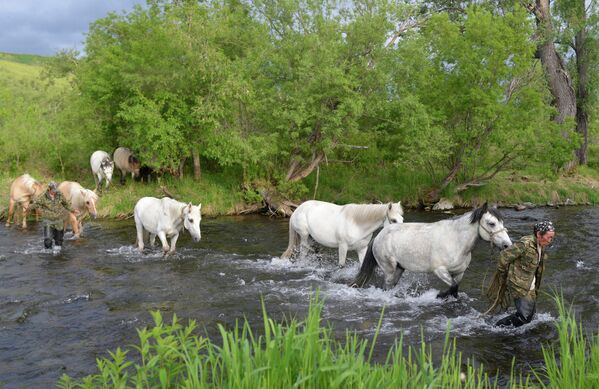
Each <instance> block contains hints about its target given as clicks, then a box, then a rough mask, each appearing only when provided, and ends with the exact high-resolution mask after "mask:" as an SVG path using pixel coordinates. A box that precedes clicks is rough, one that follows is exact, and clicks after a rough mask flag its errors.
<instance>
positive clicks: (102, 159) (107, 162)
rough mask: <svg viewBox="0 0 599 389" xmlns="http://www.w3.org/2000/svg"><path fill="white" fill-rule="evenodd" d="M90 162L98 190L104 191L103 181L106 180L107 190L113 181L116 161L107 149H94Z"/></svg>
mask: <svg viewBox="0 0 599 389" xmlns="http://www.w3.org/2000/svg"><path fill="white" fill-rule="evenodd" d="M89 164H90V165H91V167H92V174H93V175H94V181H95V182H96V191H100V192H102V181H103V180H106V190H108V185H110V183H111V182H112V173H113V171H114V162H113V161H112V160H111V159H110V155H108V153H107V152H106V151H102V150H98V151H94V153H93V154H92V156H91V157H90V158H89Z"/></svg>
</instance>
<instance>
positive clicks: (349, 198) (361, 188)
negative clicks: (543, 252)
mask: <svg viewBox="0 0 599 389" xmlns="http://www.w3.org/2000/svg"><path fill="white" fill-rule="evenodd" d="M30 174H32V175H33V176H34V177H35V178H37V179H38V180H41V181H42V182H44V183H45V182H48V181H49V180H50V179H54V180H56V181H61V180H62V179H61V178H60V177H58V176H52V175H50V174H48V172H40V171H31V172H30ZM14 178H15V177H14V176H12V175H10V174H8V173H4V174H1V175H0V188H2V190H3V195H2V196H1V197H0V216H1V217H2V218H5V217H6V210H7V207H8V193H9V189H10V183H11V182H12V180H13V179H14ZM67 178H68V179H70V180H78V181H79V182H81V183H82V185H83V186H84V187H87V188H93V187H94V182H93V179H92V178H91V175H86V174H84V173H81V175H80V176H79V177H75V178H73V177H70V176H69V177H67ZM427 186H428V182H427V181H426V178H425V177H418V176H414V175H402V173H401V172H397V171H396V170H394V169H392V168H383V169H370V170H366V169H362V170H361V169H347V168H345V167H336V166H329V167H323V168H322V169H321V171H320V174H319V180H318V185H316V179H315V174H313V175H311V176H310V177H308V179H307V180H306V182H305V185H304V187H303V190H299V191H296V192H295V193H296V194H295V196H297V197H293V194H292V198H291V200H292V201H294V202H297V203H299V202H301V201H302V200H306V199H310V198H313V196H314V194H315V193H316V198H317V199H320V200H325V201H331V202H335V203H339V204H343V203H349V202H357V203H368V202H377V201H381V202H387V201H397V200H401V201H402V204H403V205H404V207H408V208H410V207H417V206H418V205H419V204H418V199H419V198H420V197H421V195H422V193H423V191H424V190H425V189H424V188H426V187H427ZM315 189H316V191H315ZM263 190H268V191H272V190H273V188H272V187H269V188H266V187H260V185H258V186H257V187H256V188H255V190H254V189H252V190H250V191H249V192H248V189H243V188H242V184H241V179H240V177H238V176H237V175H234V174H231V172H221V173H212V172H205V173H204V174H203V176H202V179H201V180H200V181H194V180H193V179H192V178H191V177H189V176H188V177H186V178H184V179H181V180H179V179H174V178H164V179H162V180H161V182H160V183H156V182H153V183H150V184H143V183H139V182H135V181H132V180H131V179H130V178H128V180H127V183H126V184H125V185H124V186H123V185H120V184H119V183H118V179H115V182H114V183H113V185H112V187H111V188H110V190H109V191H108V192H107V193H104V194H103V195H102V197H101V200H100V203H99V205H98V212H99V217H100V218H127V217H129V216H131V214H132V212H133V207H134V206H135V203H136V201H137V200H138V199H139V198H141V197H144V196H155V197H162V196H165V195H172V196H174V197H175V198H176V199H178V200H181V201H187V202H189V201H191V202H192V203H194V204H197V203H202V214H203V215H205V216H208V217H211V216H219V215H231V214H239V213H240V212H242V211H244V210H246V209H250V208H251V207H252V206H255V205H260V201H261V196H260V195H259V194H258V192H260V191H263ZM444 195H445V196H446V197H448V198H449V199H450V200H452V201H453V202H454V204H455V205H456V206H458V207H466V208H469V207H471V206H472V205H473V204H476V203H480V202H481V201H489V202H491V203H496V204H498V205H500V206H512V205H514V204H521V203H526V202H528V203H533V204H536V205H546V204H556V205H560V204H584V205H597V204H599V172H598V171H597V170H595V169H592V168H586V167H585V168H580V169H579V170H578V174H576V175H571V176H556V177H553V178H547V177H541V176H539V175H535V174H534V173H533V172H527V173H516V172H505V173H502V174H499V175H498V176H496V177H495V178H494V179H493V180H492V181H490V182H488V183H487V184H486V185H484V186H481V187H476V188H469V189H468V190H466V191H464V192H461V193H459V194H456V193H455V190H454V188H449V189H448V190H447V191H446V193H445V194H444Z"/></svg>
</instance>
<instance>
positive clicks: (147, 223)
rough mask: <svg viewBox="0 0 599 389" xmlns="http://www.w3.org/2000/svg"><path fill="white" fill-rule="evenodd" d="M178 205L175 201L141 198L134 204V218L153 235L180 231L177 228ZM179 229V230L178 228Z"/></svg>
mask: <svg viewBox="0 0 599 389" xmlns="http://www.w3.org/2000/svg"><path fill="white" fill-rule="evenodd" d="M179 204H180V203H179V202H178V201H176V200H173V199H170V198H168V197H164V198H162V199H158V198H156V197H142V198H141V199H139V201H138V202H137V204H135V209H134V216H135V218H136V219H138V220H140V221H141V223H142V224H143V226H144V228H145V229H146V230H148V231H150V232H151V233H153V234H156V233H158V232H160V231H164V232H166V233H167V234H169V233H173V231H175V230H177V231H180V230H181V228H182V224H181V226H178V223H176V222H177V220H178V218H179V212H180V208H182V206H183V205H184V204H181V206H178V205H179ZM179 227H181V228H179Z"/></svg>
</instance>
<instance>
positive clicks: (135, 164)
mask: <svg viewBox="0 0 599 389" xmlns="http://www.w3.org/2000/svg"><path fill="white" fill-rule="evenodd" d="M90 165H91V170H92V174H93V176H94V181H95V183H96V188H95V190H94V191H92V190H89V189H85V188H83V187H82V186H81V185H80V184H78V183H77V182H74V181H64V182H62V183H60V185H59V186H58V190H59V191H60V192H61V193H62V195H63V196H64V197H65V199H67V200H68V201H70V203H71V205H72V207H73V209H77V210H79V215H78V216H75V215H74V214H73V213H71V214H69V216H68V218H66V219H65V221H64V223H65V229H66V228H67V226H68V225H70V226H71V228H72V230H73V235H74V236H75V237H77V238H78V237H79V236H80V233H81V227H82V226H81V220H82V218H83V217H85V216H86V215H90V216H91V217H92V218H95V217H96V214H97V211H96V205H97V202H98V198H99V197H98V194H97V193H101V192H102V190H103V188H102V186H103V184H104V186H105V187H104V189H105V190H108V188H109V186H110V184H111V182H112V176H113V172H114V169H115V167H116V169H118V170H119V171H120V172H121V179H120V182H121V183H122V184H124V182H125V176H126V174H128V173H131V174H132V177H135V176H137V175H139V170H140V167H141V165H140V162H139V160H138V159H137V158H136V157H135V156H134V155H133V154H132V152H131V151H130V150H129V149H127V148H125V147H119V148H117V149H116V150H115V152H114V153H113V158H110V155H109V154H108V153H106V152H105V151H102V150H98V151H96V152H94V153H93V154H92V155H91V158H90ZM45 190H46V187H45V186H44V185H42V184H41V183H40V182H38V181H37V180H35V179H34V178H33V177H31V176H30V175H28V174H24V175H22V176H20V177H18V178H16V179H15V180H14V181H13V183H12V184H11V187H10V200H9V210H8V217H7V221H6V226H9V225H10V223H11V218H12V217H13V213H14V208H15V206H16V205H19V206H20V207H21V209H22V227H23V228H26V227H27V209H28V207H29V204H30V203H31V202H32V201H33V200H34V199H35V198H37V197H38V196H41V195H43V194H44V192H45ZM201 206H202V205H201V204H199V205H197V206H194V205H193V204H192V203H184V202H180V201H176V200H173V199H171V198H168V197H164V198H162V199H158V198H154V197H143V198H141V199H139V200H138V201H137V203H136V205H135V208H134V210H133V215H134V219H135V226H136V231H137V236H136V246H137V247H138V249H139V251H140V252H143V250H144V247H145V246H144V241H146V240H148V237H149V243H150V245H151V246H154V243H155V240H156V237H158V238H159V239H160V241H161V243H162V250H163V252H164V254H165V255H169V254H172V253H174V252H175V249H176V243H177V239H178V237H179V234H180V232H181V231H182V230H183V229H186V230H187V231H189V233H190V234H191V236H192V239H193V241H194V242H198V241H200V239H201V231H200V221H201V219H202V216H201ZM403 214H404V212H403V208H402V206H401V203H400V202H397V203H388V204H346V205H337V204H332V203H328V202H324V201H317V200H309V201H305V202H304V203H302V204H301V205H300V206H299V207H298V208H297V209H296V210H295V211H294V213H293V214H292V215H291V217H290V219H289V244H288V247H287V250H286V251H285V252H284V253H283V254H282V255H281V258H287V259H290V260H291V259H293V258H294V257H296V256H297V255H299V256H300V257H305V256H306V255H307V254H308V252H309V250H310V248H311V240H313V241H315V242H317V243H319V244H320V245H323V246H325V247H329V248H336V249H337V250H338V255H339V259H338V261H339V262H338V263H339V265H340V266H344V265H345V261H346V257H347V252H348V250H351V251H356V252H357V254H358V259H359V261H360V264H361V267H360V271H359V273H358V275H357V276H356V278H355V279H354V280H353V281H352V282H351V283H350V285H352V286H354V287H363V286H364V285H365V284H366V283H367V282H368V281H369V280H370V279H371V278H372V275H373V273H374V270H375V268H376V267H377V266H378V267H380V268H381V270H382V272H383V274H384V288H385V289H390V288H393V287H394V286H395V285H396V284H397V283H398V282H399V279H400V277H401V275H402V274H403V272H404V271H405V270H408V271H413V272H429V273H434V274H435V275H436V276H437V277H438V278H440V279H441V280H442V281H443V282H444V283H445V284H447V286H448V287H449V288H448V289H447V290H446V291H444V292H441V293H439V294H438V297H440V298H445V297H447V296H449V295H451V296H455V297H457V292H458V285H459V283H460V281H461V279H462V277H463V275H464V272H465V270H466V269H467V268H468V265H469V264H470V261H471V252H472V250H473V249H474V246H475V244H476V242H477V241H478V239H479V238H481V239H483V240H485V241H488V242H491V244H493V245H495V246H497V247H498V248H500V249H504V248H507V247H509V246H510V245H511V244H512V242H511V240H510V237H509V235H508V233H507V229H506V228H505V227H504V224H503V218H502V216H501V214H500V213H499V211H498V210H497V209H496V208H495V207H490V206H488V205H487V203H485V204H483V205H482V206H480V207H478V208H476V209H474V210H473V211H470V212H467V213H465V214H463V215H461V216H456V217H453V218H450V219H445V220H440V221H438V222H434V223H404V219H403ZM36 216H37V215H36ZM15 219H16V218H15ZM381 227H382V229H381V230H380V232H379V233H378V235H377V236H376V237H375V238H374V239H373V238H372V236H373V234H374V233H375V231H376V230H378V229H380V228H381ZM169 238H170V242H169V241H168V239H169Z"/></svg>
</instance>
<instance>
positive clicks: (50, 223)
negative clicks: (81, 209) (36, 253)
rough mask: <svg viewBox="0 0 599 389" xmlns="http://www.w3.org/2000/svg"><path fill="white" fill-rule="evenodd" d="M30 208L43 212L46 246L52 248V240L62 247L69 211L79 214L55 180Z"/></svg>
mask: <svg viewBox="0 0 599 389" xmlns="http://www.w3.org/2000/svg"><path fill="white" fill-rule="evenodd" d="M30 209H39V210H40V211H41V212H42V219H43V223H44V247H46V248H47V249H49V248H52V241H54V244H55V245H56V246H57V247H58V248H60V247H62V242H63V238H64V221H65V219H67V218H68V217H69V213H70V212H72V213H75V214H77V213H78V211H77V210H73V208H72V207H71V205H70V204H69V202H68V201H67V200H66V199H65V198H64V197H63V196H62V193H60V192H59V191H58V187H57V186H56V183H55V182H54V181H52V182H50V183H49V184H48V189H47V190H46V193H44V194H43V195H42V196H40V197H38V198H37V199H36V200H35V201H34V202H33V203H32V204H31V206H30Z"/></svg>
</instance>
